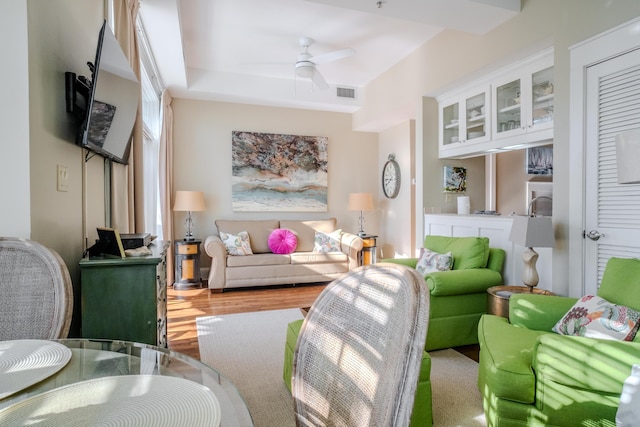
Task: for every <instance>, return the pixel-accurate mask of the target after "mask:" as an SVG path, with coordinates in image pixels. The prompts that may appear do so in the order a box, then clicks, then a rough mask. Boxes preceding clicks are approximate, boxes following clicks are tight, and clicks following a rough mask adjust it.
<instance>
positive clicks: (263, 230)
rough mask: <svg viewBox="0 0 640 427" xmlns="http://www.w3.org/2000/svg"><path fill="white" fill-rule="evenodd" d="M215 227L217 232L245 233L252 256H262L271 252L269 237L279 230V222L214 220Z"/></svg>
mask: <svg viewBox="0 0 640 427" xmlns="http://www.w3.org/2000/svg"><path fill="white" fill-rule="evenodd" d="M216 227H218V232H221V231H224V232H225V233H230V234H238V233H239V232H241V231H246V232H247V233H248V234H249V240H250V241H251V251H252V252H253V253H254V254H264V253H270V252H271V249H269V244H268V240H269V235H270V234H271V232H272V231H273V230H275V229H276V228H280V222H279V221H277V220H255V221H254V220H251V221H236V220H228V219H218V220H216ZM287 228H288V227H287Z"/></svg>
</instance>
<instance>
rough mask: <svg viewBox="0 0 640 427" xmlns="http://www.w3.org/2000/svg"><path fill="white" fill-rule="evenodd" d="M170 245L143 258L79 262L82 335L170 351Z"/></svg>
mask: <svg viewBox="0 0 640 427" xmlns="http://www.w3.org/2000/svg"><path fill="white" fill-rule="evenodd" d="M169 246H170V242H168V241H160V242H154V243H152V244H151V245H150V246H149V249H151V251H152V254H151V255H148V256H142V257H127V258H124V259H121V258H113V257H110V258H108V257H91V258H84V259H82V260H80V298H81V315H82V336H83V337H84V338H102V339H117V340H124V341H134V342H140V343H145V344H152V345H157V346H160V347H167V345H168V343H167V266H166V256H167V249H168V248H169Z"/></svg>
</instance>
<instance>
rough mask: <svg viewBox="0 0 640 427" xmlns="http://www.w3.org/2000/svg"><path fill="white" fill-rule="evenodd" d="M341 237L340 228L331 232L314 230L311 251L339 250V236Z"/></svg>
mask: <svg viewBox="0 0 640 427" xmlns="http://www.w3.org/2000/svg"><path fill="white" fill-rule="evenodd" d="M341 237H342V229H338V230H336V231H332V232H331V233H322V232H320V231H316V234H315V237H314V239H313V252H320V253H327V252H341V251H342V249H341V248H340V238H341Z"/></svg>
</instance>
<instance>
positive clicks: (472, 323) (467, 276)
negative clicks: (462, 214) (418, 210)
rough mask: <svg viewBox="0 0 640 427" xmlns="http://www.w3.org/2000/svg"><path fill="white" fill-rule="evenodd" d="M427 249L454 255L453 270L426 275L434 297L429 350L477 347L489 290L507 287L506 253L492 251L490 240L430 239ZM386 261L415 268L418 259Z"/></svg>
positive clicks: (474, 238)
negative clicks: (504, 269) (505, 279)
mask: <svg viewBox="0 0 640 427" xmlns="http://www.w3.org/2000/svg"><path fill="white" fill-rule="evenodd" d="M423 247H424V248H425V249H429V250H431V251H434V252H438V253H442V254H444V253H447V252H451V255H452V256H453V267H452V269H451V270H449V271H438V272H434V273H429V274H427V275H426V276H425V281H426V283H427V285H428V286H429V293H430V295H431V307H430V314H429V330H428V331H427V342H426V344H425V350H426V351H431V350H439V349H443V348H450V347H458V346H462V345H469V344H477V343H478V321H479V320H480V317H481V316H482V315H483V314H485V313H486V312H487V289H488V288H490V287H492V286H498V285H502V284H503V283H502V268H503V266H504V259H505V252H504V250H502V249H497V248H490V247H489V239H488V238H486V237H446V236H426V237H425V238H424V243H423ZM383 262H393V263H397V264H404V265H407V266H409V267H413V268H415V267H416V265H417V263H418V258H394V259H385V260H383Z"/></svg>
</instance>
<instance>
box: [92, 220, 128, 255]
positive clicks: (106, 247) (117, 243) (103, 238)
mask: <svg viewBox="0 0 640 427" xmlns="http://www.w3.org/2000/svg"><path fill="white" fill-rule="evenodd" d="M96 230H97V231H98V239H99V241H98V243H97V244H96V246H98V248H97V249H98V250H99V252H100V253H102V255H111V256H115V257H118V258H126V256H127V255H126V254H125V253H124V247H123V246H122V240H121V239H120V233H118V230H116V229H115V228H100V227H98V228H97V229H96Z"/></svg>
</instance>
